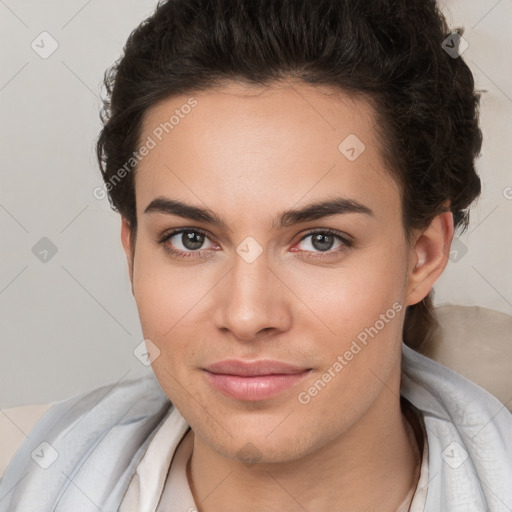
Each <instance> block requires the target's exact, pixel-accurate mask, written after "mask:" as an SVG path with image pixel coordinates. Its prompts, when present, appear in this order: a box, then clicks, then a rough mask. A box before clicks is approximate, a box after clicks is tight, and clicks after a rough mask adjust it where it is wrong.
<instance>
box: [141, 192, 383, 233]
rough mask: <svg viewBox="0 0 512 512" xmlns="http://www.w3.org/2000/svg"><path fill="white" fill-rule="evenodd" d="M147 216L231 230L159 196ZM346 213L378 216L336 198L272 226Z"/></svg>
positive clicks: (206, 213) (204, 212)
mask: <svg viewBox="0 0 512 512" xmlns="http://www.w3.org/2000/svg"><path fill="white" fill-rule="evenodd" d="M144 213H164V214H168V215H176V216H178V217H183V218H185V219H189V220H193V221H196V222H205V223H207V224H212V225H214V226H217V227H220V228H224V229H228V228H227V224H226V223H225V222H224V221H223V220H222V219H221V218H220V217H219V216H218V215H217V214H216V213H214V212H213V211H211V210H209V209H207V208H201V207H199V206H192V205H189V204H185V203H183V202H181V201H177V200H174V199H169V198H166V197H156V198H155V199H153V200H152V201H151V203H149V205H148V206H147V207H146V209H145V210H144ZM346 213H360V214H364V215H368V216H370V217H375V214H374V213H373V211H372V210H371V209H370V208H368V206H365V205H364V204H362V203H360V202H359V201H357V200H355V199H349V198H345V197H336V198H334V199H329V200H326V201H320V202H316V203H312V204H309V205H307V206H305V207H303V208H300V209H295V210H285V211H284V212H282V213H281V214H280V215H278V217H277V220H274V221H273V223H272V227H273V228H274V229H282V228H284V227H288V226H293V225H295V224H299V223H301V222H307V221H313V220H318V219H321V218H323V217H328V216H331V215H340V214H346Z"/></svg>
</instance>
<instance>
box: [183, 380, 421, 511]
mask: <svg viewBox="0 0 512 512" xmlns="http://www.w3.org/2000/svg"><path fill="white" fill-rule="evenodd" d="M394 379H395V382H394V383H391V382H390V383H387V385H386V386H384V387H383V389H382V392H381V394H380V395H379V396H378V398H377V400H376V401H375V402H374V403H373V404H372V406H371V407H370V408H369V409H368V411H367V412H366V413H365V414H364V416H363V417H361V418H359V420H358V422H357V423H356V424H354V425H353V426H352V427H351V428H350V429H349V430H348V431H346V432H344V433H343V434H342V435H340V436H339V437H338V438H336V439H335V440H334V441H333V442H331V443H329V444H326V445H324V446H323V447H322V448H321V449H319V450H317V451H315V452H313V453H310V454H308V455H306V456H304V457H302V458H300V459H298V460H293V461H286V462H281V463H272V464H253V465H246V464H244V463H242V462H240V461H239V460H235V459H230V458H226V457H224V456H222V455H221V454H219V453H217V452H216V451H214V450H213V449H212V448H211V447H210V446H209V445H208V444H206V443H205V442H204V441H203V440H202V439H201V438H200V437H199V436H197V435H196V436H194V447H193V453H192V456H191V458H190V459H189V461H188V464H187V474H188V479H189V484H190V487H191V490H192V494H193V496H194V500H195V503H196V506H197V508H198V510H199V512H218V511H219V510H222V511H225V512H230V511H239V510H245V511H247V512H252V511H255V512H256V511H260V510H268V511H274V510H275V511H278V510H279V511H280V512H288V511H289V512H292V511H294V512H296V511H297V510H307V511H311V510H314V511H315V512H324V511H325V512H327V511H329V512H330V511H332V510H339V509H340V508H343V510H351V511H364V510H379V511H381V512H396V511H397V509H398V508H400V506H401V505H403V502H404V500H405V499H406V497H407V496H408V495H409V496H410V495H411V491H412V490H413V489H414V488H415V486H416V483H417V480H418V476H419V475H418V473H417V471H416V470H417V466H418V455H419V453H418V448H419V449H420V450H421V446H419V447H418V446H416V442H415V439H414V438H412V439H411V432H412V431H411V430H410V429H409V427H408V423H407V420H406V419H405V417H404V415H403V412H402V410H401V406H400V397H399V394H398V393H399V392H398V389H399V383H400V381H399V377H398V380H397V379H396V376H395V378H394ZM393 384H394V385H393ZM388 385H389V386H390V387H388ZM391 389H396V394H395V392H392V391H391Z"/></svg>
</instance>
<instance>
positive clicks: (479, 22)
mask: <svg viewBox="0 0 512 512" xmlns="http://www.w3.org/2000/svg"><path fill="white" fill-rule="evenodd" d="M155 5H156V2H155V1H153V0H151V1H149V0H139V1H137V2H126V1H121V0H110V1H109V2H86V1H84V0H80V1H68V2H57V1H55V0H53V1H46V2H39V1H36V0H32V1H28V0H18V1H17V2H13V1H12V0H11V1H6V2H1V3H0V28H1V32H0V38H1V41H0V48H2V50H1V51H2V54H1V55H2V66H1V67H0V119H1V137H0V140H1V148H2V152H1V155H2V162H1V168H2V173H1V189H0V190H1V196H0V223H1V227H2V239H3V244H2V251H1V254H2V258H1V271H0V308H1V317H0V329H1V331H0V332H1V340H2V341H1V357H0V407H2V408H5V407H12V406H16V405H24V404H36V403H46V402H52V401H56V400H61V399H64V398H67V397H69V396H72V395H75V394H77V393H80V392H83V391H86V390H89V389H92V388H94V387H97V386H100V385H102V384H106V383H114V382H118V381H120V380H121V379H129V378H134V377H137V376H140V375H143V374H147V373H148V372H150V371H151V369H150V368H148V367H145V366H143V364H141V363H140V362H139V360H138V359H137V358H136V357H135V356H134V354H133V350H134V349H135V348H136V347H137V346H138V345H139V344H140V343H141V341H142V339H143V336H142V331H141V329H140V325H139V319H138V315H137V309H136V306H135V302H134V299H133V296H132V294H131V288H130V283H129V279H128V274H127V265H126V260H125V257H124V253H123V252H122V248H121V243H120V237H119V234H120V218H119V216H118V214H116V213H114V212H113V211H111V210H110V207H109V203H108V200H107V199H103V200H98V199H96V198H95V197H94V196H93V190H94V188H95V187H98V186H101V184H102V180H101V175H100V172H99V170H98V168H97V165H96V161H95V155H94V143H95V141H96V137H97V135H98V133H99V130H100V121H99V116H98V113H99V110H100V106H101V103H100V99H99V95H100V85H101V82H102V78H103V73H104V70H105V69H106V68H107V67H108V66H110V65H111V64H112V63H113V62H114V61H115V60H116V59H117V58H118V57H119V56H120V54H121V50H122V47H123V44H124V42H125V40H126V38H127V36H128V34H129V33H130V32H131V30H132V29H133V28H135V26H136V25H138V23H140V21H142V20H143V19H144V18H145V17H146V16H147V15H149V14H150V13H151V12H152V10H153V8H154V7H155ZM442 7H443V10H444V11H445V12H446V13H447V14H448V19H449V22H450V26H451V27H452V28H455V27H458V26H464V27H465V33H464V38H465V39H466V40H467V41H468V44H469V47H468V49H467V50H466V52H465V53H464V58H465V60H466V61H467V62H468V64H469V66H470V67H471V69H472V71H473V73H474V76H475V80H476V83H477V87H478V88H479V89H486V90H487V92H486V93H485V94H484V95H483V97H482V100H481V122H482V129H483V132H484V145H483V150H482V156H481V158H479V160H478V170H479V173H480V176H481V179H482V184H483V192H482V196H481V198H480V200H479V201H478V203H477V205H476V206H475V208H474V210H473V213H472V221H471V226H470V229H469V231H468V233H467V234H465V235H464V236H462V237H461V238H460V240H457V241H456V242H455V244H456V245H454V246H453V247H454V249H455V250H456V251H457V252H456V253H455V252H454V253H453V255H452V261H450V263H449V264H448V267H447V269H446V271H445V273H444V274H443V276H442V278H441V279H440V280H439V282H438V284H437V285H436V287H435V301H436V303H437V304H444V303H452V304H462V305H481V306H485V307H488V308H492V309H496V310H498V311H502V312H504V313H507V314H512V270H511V269H510V264H511V261H512V243H511V235H512V227H511V226H512V222H511V218H512V172H511V163H510V162H511V161H512V158H511V155H510V152H511V145H512V144H511V140H512V127H511V123H510V120H511V119H512V99H511V98H512V66H511V65H510V64H511V62H510V51H511V49H512V3H511V2H510V1H507V0H501V1H498V2H496V0H485V1H484V0H480V1H479V2H463V1H461V0H460V1H459V0H458V1H448V2H446V3H445V4H442ZM43 31H46V32H48V33H49V34H51V36H52V38H54V39H55V40H56V41H57V43H58V48H57V50H56V51H55V52H54V53H53V54H52V55H50V56H49V57H48V58H46V59H43V58H41V57H40V55H39V54H38V53H36V51H34V50H33V48H32V47H31V44H32V42H33V41H34V40H35V43H34V45H38V48H39V51H43V50H44V49H46V51H47V50H48V49H49V48H51V46H50V45H51V44H52V42H51V41H50V39H48V38H47V39H45V40H44V42H43V43H42V42H41V37H43V36H41V37H39V34H41V32H43ZM46 37H47V36H46ZM41 239H43V240H42V241H41ZM46 239H48V240H49V241H51V243H50V242H49V241H48V240H46ZM34 246H35V249H33V248H34ZM53 247H55V248H56V250H57V252H56V253H55V254H54V255H53V256H52V248H53ZM44 250H48V251H49V252H48V256H47V261H46V262H44V261H41V259H40V258H41V257H43V254H44V253H41V251H44ZM53 250H55V249H53ZM34 252H36V253H39V257H36V255H35V254H34Z"/></svg>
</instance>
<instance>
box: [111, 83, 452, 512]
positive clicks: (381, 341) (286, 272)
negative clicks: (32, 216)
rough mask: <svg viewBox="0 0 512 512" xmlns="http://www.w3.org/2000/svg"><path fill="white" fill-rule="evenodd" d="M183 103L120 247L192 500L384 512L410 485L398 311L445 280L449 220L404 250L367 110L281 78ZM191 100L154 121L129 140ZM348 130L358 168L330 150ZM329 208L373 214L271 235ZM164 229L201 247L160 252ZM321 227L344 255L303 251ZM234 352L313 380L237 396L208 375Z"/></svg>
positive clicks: (393, 192)
mask: <svg viewBox="0 0 512 512" xmlns="http://www.w3.org/2000/svg"><path fill="white" fill-rule="evenodd" d="M193 96H194V98H196V100H197V101H198V104H197V106H196V107H195V108H194V109H193V110H192V111H191V112H190V113H189V114H188V115H187V116H184V118H183V119H181V120H180V123H179V124H178V125H177V126H175V127H174V129H173V130H172V132H170V133H169V134H166V135H165V137H164V138H163V140H162V141H161V142H159V143H158V144H157V146H156V147H155V148H154V149H152V150H151V151H150V152H149V154H148V155H147V156H146V157H145V158H144V159H143V160H142V161H141V162H140V164H139V166H138V168H137V171H136V179H135V191H136V202H137V221H138V228H137V233H136V240H134V239H132V234H131V232H130V226H129V224H128V223H127V221H126V219H122V228H121V239H122V243H123V247H124V250H125V253H126V256H127V260H128V267H129V274H130V279H131V282H132V290H133V293H134V297H135V300H136V303H137V308H138V311H139V316H140V321H141V325H142V330H143V333H144V337H145V338H146V339H150V340H151V342H152V343H154V344H155V345H156V346H157V347H158V349H159V350H160V354H159V356H158V357H157V358H156V359H155V360H154V361H153V363H152V367H153V370H154V372H155V374H156V377H157V378H158V380H159V382H160V384H161V386H162V388H163V390H164V391H165V392H166V394H167V395H168V396H169V398H170V400H171V401H172V402H173V403H174V404H175V406H176V407H177V408H178V410H179V411H180V413H181V414H182V416H183V417H184V418H185V420H186V421H187V422H188V423H189V424H190V425H191V427H192V430H193V435H194V439H193V454H192V456H191V458H190V460H189V461H188V465H187V471H188V478H189V483H190V485H191V489H192V492H193V495H194V499H195V501H196V506H197V508H198V510H199V511H200V512H213V511H219V510H223V511H235V510H236V511H238V510H245V511H257V510H258V511H260V510H271V511H296V510H307V511H316V512H323V511H328V510H329V511H331V510H339V509H340V506H341V504H342V506H343V510H350V511H368V510H379V512H386V511H390V512H391V511H394V510H396V507H397V506H398V505H399V504H400V503H401V502H402V500H403V499H404V498H405V496H406V495H407V493H408V491H409V489H410V488H411V486H412V485H415V484H416V481H415V478H414V476H413V473H414V468H415V465H416V463H417V459H416V457H415V454H414V449H413V446H412V445H411V443H410V441H409V438H408V436H407V431H406V423H405V419H404V416H403V414H402V411H401V409H400V402H399V389H400V363H401V343H402V337H401V336H402V334H401V333H402V326H403V320H404V313H405V307H406V306H407V305H410V304H415V303H417V302H419V301H420V300H421V299H422V298H423V297H425V296H426V295H427V293H428V292H429V290H430V289H431V287H432V286H433V284H434V283H435V281H436V280H437V279H438V277H439V276H440V275H441V273H442V272H443V270H444V268H445V266H446V263H447V258H448V254H449V247H450V243H451V239H452V237H453V219H452V214H451V213H444V214H441V215H438V216H437V217H435V218H434V220H433V221H432V223H431V225H430V226H429V227H428V228H427V229H425V230H422V231H420V232H415V233H414V237H413V240H412V241H411V243H409V242H408V241H407V240H406V237H405V233H404V229H403V225H402V221H401V208H400V205H401V199H400V190H399V188H398V185H397V184H396V182H395V181H394V179H393V178H392V177H391V174H390V173H389V171H388V170H387V169H386V167H385V164H384V161H383V158H382V155H381V152H380V145H379V141H378V139H377V136H376V132H375V128H374V126H375V113H374V111H373V110H372V107H371V106H370V105H369V103H367V102H366V101H364V100H363V99H357V98H351V97H349V96H348V95H347V94H345V93H340V92H336V93H334V91H333V90H332V89H328V88H323V87H312V86H309V85H306V84H303V83H292V82H287V83H282V84H280V85H273V86H272V87H270V88H265V89H263V88H257V87H254V86H246V85H241V84H238V83H229V84H226V85H223V86H222V87H219V88H216V89H210V90H208V91H203V92H201V93H198V94H194V95H193ZM189 97H190V95H185V96H177V97H173V98H170V99H166V100H164V101H162V102H161V103H159V104H157V105H155V106H154V107H153V108H152V109H151V110H149V111H148V112H147V113H146V116H145V118H144V124H143V130H142V133H141V136H140V140H141V141H144V140H146V138H147V137H148V136H149V135H151V134H152V131H153V130H154V129H155V127H156V126H158V125H159V123H161V122H163V121H165V120H167V119H169V116H170V115H171V114H172V113H173V112H174V110H175V109H177V108H178V109H179V108H180V107H181V106H182V105H183V104H185V103H186V102H187V100H188V99H189ZM348 134H356V135H357V137H358V138H359V139H360V140H361V141H363V142H364V144H365V150H364V152H363V153H362V154H361V155H360V156H359V157H358V158H357V159H356V160H354V161H349V160H348V159H347V158H346V157H345V156H344V155H343V154H342V153H341V152H340V151H339V150H338V146H339V144H340V143H341V142H342V141H343V140H344V139H345V137H347V135H348ZM156 197H166V198H169V199H173V200H178V201H181V202H183V203H187V204H190V205H194V206H197V207H201V208H206V209H208V210H210V211H211V212H214V213H215V214H216V215H217V216H218V217H220V218H221V219H222V220H223V222H224V223H225V225H226V226H225V227H219V226H216V225H212V224H210V223H207V222H204V221H197V220H194V221H192V220H190V219H186V218H181V217H180V216H176V215H171V214H167V213H158V212H152V213H144V210H145V209H146V207H147V206H148V205H149V203H150V202H151V201H152V200H153V199H155V198H156ZM334 197H344V198H351V199H354V200H357V201H359V202H360V203H362V204H364V205H366V206H367V207H368V208H370V209H371V210H372V212H373V215H366V214H363V213H354V212H351V213H342V214H335V215H329V216H324V217H321V218H317V219H316V220H308V221H305V222H300V223H298V224H294V225H291V226H285V227H281V228H279V229H278V228H277V227H275V226H273V222H274V221H275V219H277V218H278V217H279V215H280V214H281V213H282V212H283V211H286V210H290V209H297V208H302V207H304V206H306V205H308V204H310V203H314V202H317V201H324V200H326V199H332V198H334ZM175 228H192V229H194V228H195V229H200V230H202V231H204V232H206V234H207V237H206V238H205V239H204V244H203V246H201V249H200V250H199V252H198V251H197V250H196V252H195V253H194V252H193V250H190V249H188V248H187V247H185V246H184V245H183V244H182V237H181V235H179V236H175V237H173V238H171V239H169V240H167V245H170V246H173V247H174V248H175V249H176V250H178V251H180V250H181V251H182V252H185V253H186V254H189V255H190V254H192V257H188V258H187V257H183V258H180V257H176V256H172V255H170V254H169V253H167V252H166V251H165V249H164V247H163V246H162V245H161V244H159V243H158V242H157V239H159V238H160V237H162V236H163V235H165V234H166V233H168V232H169V231H170V230H171V229H175ZM325 229H332V230H336V231H338V232H340V233H341V234H345V235H350V237H352V240H353V245H352V246H351V247H345V246H344V245H343V244H342V243H340V242H339V241H337V240H336V239H334V242H333V246H332V248H331V249H329V250H328V251H322V250H321V249H320V250H319V249H318V246H315V245H313V243H312V237H309V238H305V239H304V240H302V241H301V238H302V237H304V236H305V235H307V234H308V233H310V232H311V231H312V230H315V231H321V230H325ZM248 236H250V237H253V238H254V239H255V240H256V241H257V243H258V244H259V246H260V247H261V248H262V250H263V252H262V253H261V254H260V255H259V257H257V259H256V260H255V261H254V262H252V263H247V262H246V261H244V259H243V258H242V257H240V256H239V254H238V253H237V252H236V249H237V246H239V244H240V243H241V242H242V241H243V240H244V239H246V237H248ZM343 248H344V250H343ZM194 255H195V257H194ZM394 303H398V304H400V305H401V306H402V310H401V311H400V312H399V313H398V314H397V315H396V316H395V317H394V318H393V319H392V320H390V321H389V322H388V323H386V325H385V327H384V328H383V329H381V330H380V331H379V333H378V335H377V336H375V337H374V338H373V339H370V340H369V342H368V344H367V346H365V347H364V348H363V349H362V350H361V351H360V352H359V353H358V354H357V355H356V356H354V358H353V359H352V360H351V361H350V362H348V364H346V366H344V367H343V370H342V371H340V372H339V373H338V374H337V375H336V377H335V378H333V379H332V380H331V381H330V382H329V383H328V384H327V385H326V386H325V387H324V388H323V389H322V390H321V391H320V392H319V393H318V394H317V395H316V396H314V397H313V398H312V399H311V400H310V401H309V403H307V404H302V403H300V402H299V400H298V394H299V393H300V392H301V391H302V392H303V391H307V390H308V388H309V387H311V386H312V385H313V383H314V382H315V381H317V380H318V379H319V378H321V377H322V374H324V373H325V372H327V371H328V369H329V368H332V366H333V363H334V362H335V361H336V360H337V358H338V356H339V355H343V354H344V353H345V352H346V351H347V350H348V349H349V348H350V346H351V343H352V342H353V340H355V339H356V337H357V335H358V334H359V333H361V332H362V331H363V330H364V329H365V327H369V326H373V325H374V324H375V323H376V320H378V319H379V318H380V315H381V314H384V313H385V312H386V311H387V310H388V309H390V308H391V307H392V305H393V304H394ZM229 358H238V359H244V360H249V361H253V360H259V359H276V360H279V361H284V362H288V363H291V364H294V365H298V366H302V367H307V368H312V371H311V372H310V373H309V374H308V375H307V376H306V378H305V379H304V380H303V381H301V382H300V383H299V384H298V385H297V386H295V387H293V388H291V389H288V390H286V391H284V392H282V393H280V394H279V395H277V396H275V397H273V398H271V399H267V400H262V401H257V402H249V401H244V400H236V399H234V398H229V397H226V396H225V395H223V394H221V393H219V392H218V391H217V390H215V389H213V388H212V387H211V386H210V385H209V383H208V381H207V380H206V379H205V375H204V372H203V370H202V368H204V367H205V366H207V365H208V364H211V363H213V362H215V361H220V360H224V359H229ZM248 443H251V444H250V445H248ZM248 446H251V449H250V450H249V449H248ZM241 453H243V454H244V455H245V456H246V457H248V454H250V453H252V454H253V458H252V459H251V458H250V457H248V458H244V459H243V460H242V457H241ZM247 462H249V463H247ZM368 490H371V492H368Z"/></svg>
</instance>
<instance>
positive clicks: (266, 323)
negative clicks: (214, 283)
mask: <svg viewBox="0 0 512 512" xmlns="http://www.w3.org/2000/svg"><path fill="white" fill-rule="evenodd" d="M216 290H217V297H216V309H215V312H214V318H213V321H214V325H215V327H216V328H217V329H219V330H221V331H224V332H230V333H231V334H232V335H233V337H235V338H236V339H238V340H239V341H255V340H256V339H258V338H260V337H262V336H268V335H270V334H272V333H273V334H276V333H279V332H284V331H287V330H288V329H290V327H291V324H292V311H291V305H292V304H291V302H290V292H289V291H287V287H286V286H285V285H284V284H283V283H282V282H281V279H280V278H279V276H278V273H277V272H276V271H275V270H273V269H272V268H270V267H269V265H268V260H267V257H266V255H265V253H263V254H261V255H260V256H259V257H258V258H257V259H256V260H255V261H253V262H252V263H248V262H246V261H244V259H243V258H241V257H239V256H238V255H236V256H235V261H234V266H233V269H232V271H231V272H229V273H228V275H227V276H226V278H225V279H223V282H222V284H221V286H218V287H216Z"/></svg>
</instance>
